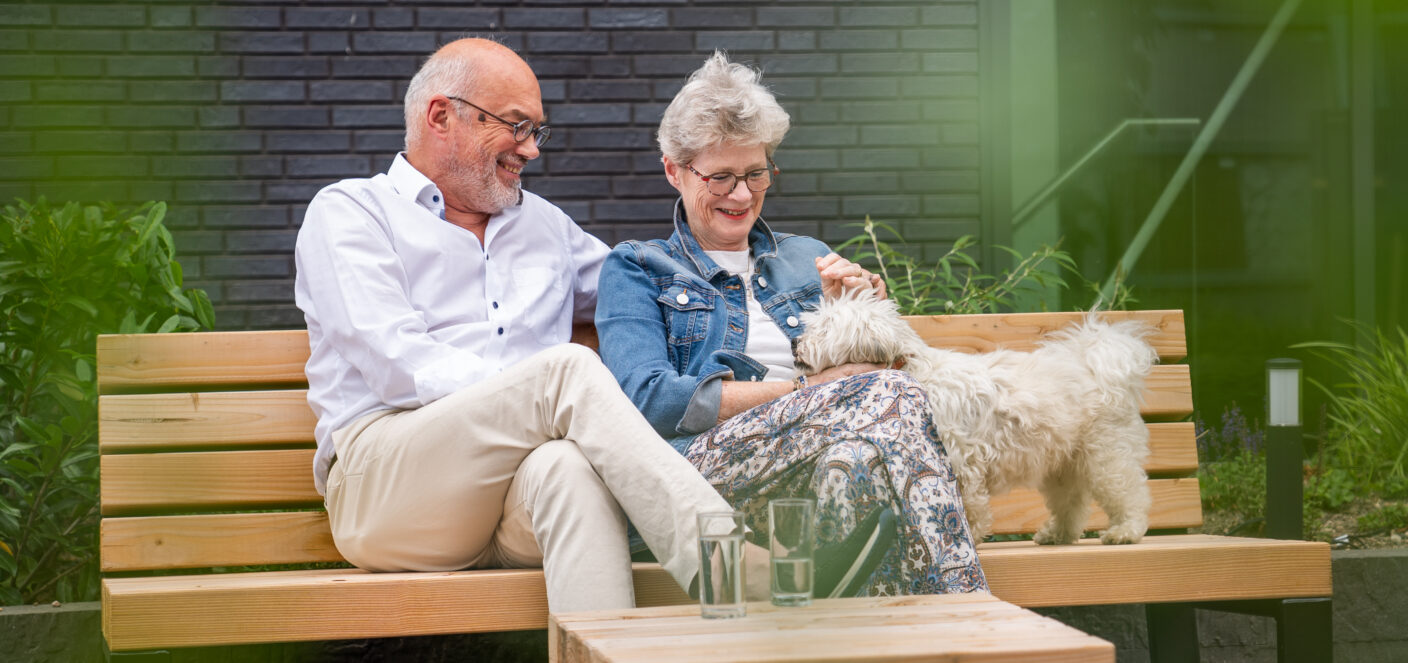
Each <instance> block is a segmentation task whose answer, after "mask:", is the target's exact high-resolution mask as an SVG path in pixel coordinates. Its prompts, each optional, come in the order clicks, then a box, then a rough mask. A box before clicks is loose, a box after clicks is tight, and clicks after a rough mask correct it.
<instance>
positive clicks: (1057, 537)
mask: <svg viewBox="0 0 1408 663" xmlns="http://www.w3.org/2000/svg"><path fill="white" fill-rule="evenodd" d="M1079 538H1080V534H1078V533H1077V534H1072V533H1070V532H1061V531H1059V530H1058V529H1057V528H1055V527H1051V526H1050V525H1049V524H1048V525H1046V526H1043V527H1042V528H1041V529H1040V530H1038V531H1037V533H1036V535H1035V536H1033V537H1032V540H1033V541H1036V542H1037V543H1038V544H1040V545H1043V546H1063V545H1066V544H1070V543H1075V542H1076V540H1077V539H1079Z"/></svg>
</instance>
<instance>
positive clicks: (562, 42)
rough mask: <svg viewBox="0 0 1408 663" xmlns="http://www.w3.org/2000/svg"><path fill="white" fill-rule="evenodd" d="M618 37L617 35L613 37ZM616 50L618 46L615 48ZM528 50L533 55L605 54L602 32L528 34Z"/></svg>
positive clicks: (605, 48)
mask: <svg viewBox="0 0 1408 663" xmlns="http://www.w3.org/2000/svg"><path fill="white" fill-rule="evenodd" d="M615 36H619V35H614V36H613V37H615ZM616 48H617V49H618V50H619V49H620V46H619V45H617V47H616ZM528 50H530V51H532V52H535V53H605V52H606V50H607V40H606V33H603V32H530V33H528Z"/></svg>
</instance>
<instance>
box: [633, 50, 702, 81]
mask: <svg viewBox="0 0 1408 663" xmlns="http://www.w3.org/2000/svg"><path fill="white" fill-rule="evenodd" d="M631 60H632V62H634V63H635V70H636V73H637V74H639V75H641V76H670V77H675V76H686V75H688V74H689V73H690V72H693V71H694V70H695V69H698V68H699V67H700V65H703V64H704V60H705V56H703V55H635V56H632V57H631Z"/></svg>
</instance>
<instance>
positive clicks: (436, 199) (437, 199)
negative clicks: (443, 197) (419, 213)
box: [430, 196, 440, 203]
mask: <svg viewBox="0 0 1408 663" xmlns="http://www.w3.org/2000/svg"><path fill="white" fill-rule="evenodd" d="M430 200H431V202H436V203H438V202H440V196H431V197H430Z"/></svg>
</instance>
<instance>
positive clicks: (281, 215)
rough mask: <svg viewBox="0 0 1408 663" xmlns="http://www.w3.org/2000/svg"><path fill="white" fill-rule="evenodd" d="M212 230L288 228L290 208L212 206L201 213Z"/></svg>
mask: <svg viewBox="0 0 1408 663" xmlns="http://www.w3.org/2000/svg"><path fill="white" fill-rule="evenodd" d="M201 217H202V218H204V219H205V225H206V226H208V227H211V228H287V227H288V225H289V224H288V208H286V207H282V206H269V205H265V206H245V205H240V206H211V207H206V208H205V209H204V210H202V211H201Z"/></svg>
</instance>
